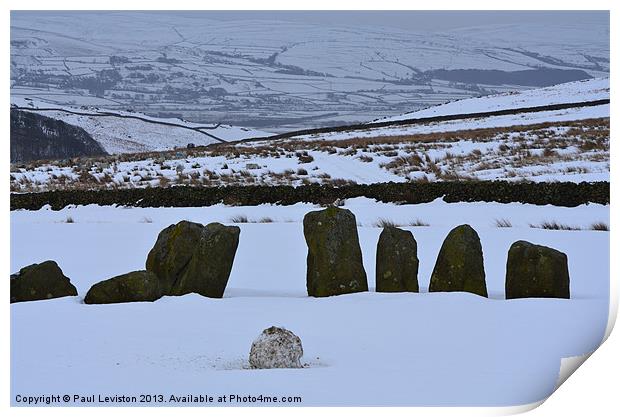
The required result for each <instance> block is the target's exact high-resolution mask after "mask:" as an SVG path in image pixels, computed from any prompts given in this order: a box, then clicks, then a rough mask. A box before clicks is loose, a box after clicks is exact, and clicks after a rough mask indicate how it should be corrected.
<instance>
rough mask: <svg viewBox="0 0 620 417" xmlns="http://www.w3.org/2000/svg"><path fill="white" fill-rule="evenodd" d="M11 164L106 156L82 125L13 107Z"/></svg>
mask: <svg viewBox="0 0 620 417" xmlns="http://www.w3.org/2000/svg"><path fill="white" fill-rule="evenodd" d="M10 136H11V163H15V162H28V161H32V160H37V159H64V158H72V157H76V156H95V155H105V154H106V152H105V151H104V150H103V148H102V147H101V145H99V143H97V142H96V141H95V140H94V139H93V138H92V137H91V136H90V135H89V134H88V133H86V131H85V130H84V129H82V128H80V127H77V126H73V125H70V124H67V123H65V122H63V121H61V120H56V119H52V118H51V117H46V116H42V115H40V114H36V113H31V112H25V111H20V110H16V109H11V134H10Z"/></svg>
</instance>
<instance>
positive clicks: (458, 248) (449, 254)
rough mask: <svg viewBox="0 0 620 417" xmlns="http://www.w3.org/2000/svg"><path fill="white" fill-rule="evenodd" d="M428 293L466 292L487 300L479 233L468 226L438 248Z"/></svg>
mask: <svg viewBox="0 0 620 417" xmlns="http://www.w3.org/2000/svg"><path fill="white" fill-rule="evenodd" d="M429 291H431V292H441V291H465V292H470V293H473V294H478V295H480V296H483V297H487V296H488V295H487V288H486V281H485V275H484V263H483V258H482V245H481V244H480V238H479V237H478V233H476V231H475V230H474V229H473V228H472V227H471V226H470V225H468V224H463V225H461V226H458V227H455V228H454V229H452V230H451V231H450V233H448V236H446V239H445V240H444V242H443V244H442V245H441V249H440V250H439V255H438V256H437V262H436V263H435V268H434V269H433V274H432V275H431V283H430V288H429Z"/></svg>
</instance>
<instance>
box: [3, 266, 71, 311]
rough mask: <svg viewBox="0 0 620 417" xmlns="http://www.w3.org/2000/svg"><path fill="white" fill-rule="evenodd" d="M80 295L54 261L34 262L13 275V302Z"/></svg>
mask: <svg viewBox="0 0 620 417" xmlns="http://www.w3.org/2000/svg"><path fill="white" fill-rule="evenodd" d="M75 295H78V292H77V289H76V288H75V287H74V286H73V284H71V281H70V280H69V278H67V277H66V276H65V275H64V274H63V273H62V270H61V269H60V267H59V266H58V264H57V263H56V262H54V261H45V262H41V263H40V264H32V265H29V266H26V267H24V268H22V269H20V270H19V272H18V273H17V274H13V275H11V303H18V302H21V301H35V300H47V299H50V298H59V297H67V296H75Z"/></svg>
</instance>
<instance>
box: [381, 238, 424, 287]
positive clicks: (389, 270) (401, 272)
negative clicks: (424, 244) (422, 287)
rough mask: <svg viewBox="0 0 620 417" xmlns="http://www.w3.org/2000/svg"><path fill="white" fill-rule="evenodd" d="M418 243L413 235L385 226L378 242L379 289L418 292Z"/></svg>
mask: <svg viewBox="0 0 620 417" xmlns="http://www.w3.org/2000/svg"><path fill="white" fill-rule="evenodd" d="M419 265H420V262H419V260H418V245H417V242H416V241H415V239H414V237H413V234H412V233H411V232H410V231H408V230H402V229H399V228H397V227H385V228H384V229H383V231H382V232H381V235H379V242H378V243H377V263H376V288H377V289H376V291H377V292H405V291H409V292H418V291H419V287H418V267H419Z"/></svg>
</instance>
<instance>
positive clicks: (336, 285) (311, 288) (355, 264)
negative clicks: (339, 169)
mask: <svg viewBox="0 0 620 417" xmlns="http://www.w3.org/2000/svg"><path fill="white" fill-rule="evenodd" d="M303 223H304V236H305V238H306V243H307V244H308V257H307V268H308V269H307V272H306V287H307V290H308V295H310V296H314V297H328V296H331V295H339V294H348V293H354V292H360V291H368V282H367V280H366V271H365V270H364V265H363V264H362V251H361V249H360V243H359V238H358V235H357V223H356V221H355V215H354V214H353V213H351V212H350V211H349V210H346V209H341V208H338V207H328V208H326V209H324V210H320V211H312V212H310V213H308V214H306V215H305V216H304V221H303Z"/></svg>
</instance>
